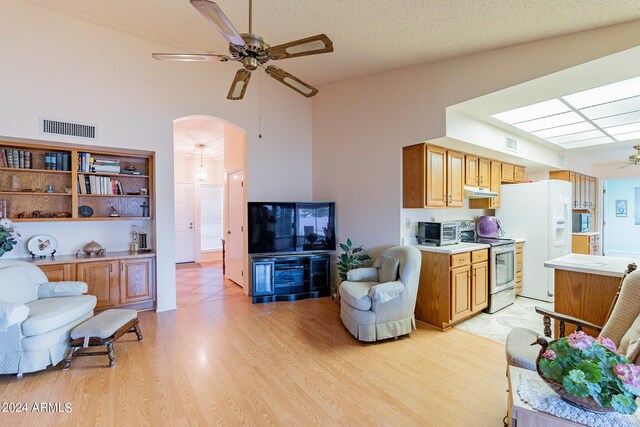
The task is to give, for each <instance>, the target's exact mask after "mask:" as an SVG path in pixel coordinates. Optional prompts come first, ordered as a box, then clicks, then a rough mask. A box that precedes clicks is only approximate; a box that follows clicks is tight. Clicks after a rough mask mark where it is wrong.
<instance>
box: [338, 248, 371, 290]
mask: <svg viewBox="0 0 640 427" xmlns="http://www.w3.org/2000/svg"><path fill="white" fill-rule="evenodd" d="M340 249H342V251H343V253H342V254H341V255H340V256H339V257H338V274H339V275H340V282H344V281H345V280H347V272H348V271H349V270H353V269H354V268H358V267H361V266H362V263H363V262H364V261H369V260H370V259H371V257H370V256H369V255H367V254H366V253H364V249H362V246H358V247H353V244H352V243H351V239H347V243H346V244H345V243H340Z"/></svg>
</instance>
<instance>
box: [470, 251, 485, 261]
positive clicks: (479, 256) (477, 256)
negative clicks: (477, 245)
mask: <svg viewBox="0 0 640 427" xmlns="http://www.w3.org/2000/svg"><path fill="white" fill-rule="evenodd" d="M488 259H489V249H482V250H481V251H473V252H471V262H472V263H474V264H475V263H476V262H482V261H487V260H488Z"/></svg>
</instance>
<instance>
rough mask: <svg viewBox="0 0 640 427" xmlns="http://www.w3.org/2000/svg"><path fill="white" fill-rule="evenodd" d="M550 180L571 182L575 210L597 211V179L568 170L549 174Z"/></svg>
mask: <svg viewBox="0 0 640 427" xmlns="http://www.w3.org/2000/svg"><path fill="white" fill-rule="evenodd" d="M549 178H550V179H560V180H563V181H569V182H571V184H572V185H573V209H574V210H580V211H585V210H590V211H593V210H596V209H597V205H598V189H597V187H598V180H597V179H596V178H594V177H592V176H588V175H583V174H580V173H577V172H573V171H568V170H563V171H552V172H549Z"/></svg>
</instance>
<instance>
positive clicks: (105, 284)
mask: <svg viewBox="0 0 640 427" xmlns="http://www.w3.org/2000/svg"><path fill="white" fill-rule="evenodd" d="M29 261H30V262H33V263H34V264H36V265H37V266H38V267H39V268H40V269H41V270H42V271H44V273H45V274H46V275H47V278H48V279H49V281H52V282H58V281H63V280H77V281H80V282H86V283H87V287H88V292H87V293H88V294H90V295H95V296H96V298H97V299H98V302H97V305H96V308H95V309H96V311H100V310H105V309H108V308H113V307H119V306H127V307H129V308H135V309H137V310H147V309H152V308H154V305H155V277H156V269H155V255H154V254H152V253H145V254H130V253H129V252H113V253H108V254H106V255H100V256H95V257H89V256H86V255H83V256H79V257H76V256H72V255H66V256H59V257H56V258H55V259H54V260H52V259H35V260H29Z"/></svg>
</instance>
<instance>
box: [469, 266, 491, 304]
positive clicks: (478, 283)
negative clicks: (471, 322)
mask: <svg viewBox="0 0 640 427" xmlns="http://www.w3.org/2000/svg"><path fill="white" fill-rule="evenodd" d="M488 305H489V263H488V262H487V261H485V262H480V263H477V264H473V265H472V266H471V311H472V312H478V311H480V310H482V309H483V308H486V307H487V306H488Z"/></svg>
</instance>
